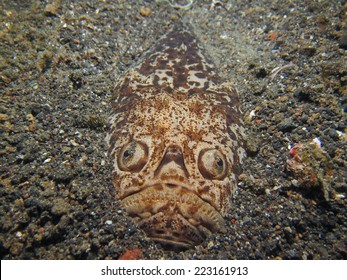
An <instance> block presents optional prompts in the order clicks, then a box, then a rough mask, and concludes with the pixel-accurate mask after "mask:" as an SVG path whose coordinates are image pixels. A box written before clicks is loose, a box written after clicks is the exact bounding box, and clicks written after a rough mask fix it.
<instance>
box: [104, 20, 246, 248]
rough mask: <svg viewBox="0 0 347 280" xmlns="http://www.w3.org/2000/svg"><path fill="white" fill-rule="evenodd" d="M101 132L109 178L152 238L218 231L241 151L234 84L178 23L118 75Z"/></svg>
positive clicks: (183, 243) (179, 241) (186, 243)
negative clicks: (220, 73)
mask: <svg viewBox="0 0 347 280" xmlns="http://www.w3.org/2000/svg"><path fill="white" fill-rule="evenodd" d="M112 106H113V109H114V114H113V116H112V117H111V128H110V132H109V135H108V143H109V152H110V155H111V157H112V158H113V160H114V172H113V176H112V178H113V183H114V186H115V188H116V195H117V198H118V199H120V200H121V203H122V205H123V207H124V208H125V209H126V211H127V212H128V214H129V215H130V216H131V217H132V218H133V219H134V220H135V221H137V222H138V224H139V226H140V227H141V228H142V229H143V230H144V231H145V232H146V233H147V234H148V236H150V237H151V238H152V239H154V240H156V241H158V242H160V243H162V244H164V245H165V246H166V247H168V248H173V249H185V248H191V247H193V246H195V245H197V244H199V243H201V242H202V241H203V240H204V239H205V238H206V237H207V236H208V235H209V234H211V233H213V232H223V231H224V230H225V225H224V219H223V216H224V215H225V214H226V212H227V210H228V209H229V207H230V203H231V197H232V195H233V193H234V190H235V189H236V186H237V182H236V178H237V175H238V174H239V171H240V165H241V163H242V161H243V159H244V158H245V150H244V147H243V141H242V134H243V126H242V121H241V115H240V110H239V101H238V97H237V94H236V92H235V90H233V89H232V88H231V87H230V85H229V83H227V82H223V81H222V79H221V78H220V76H218V75H217V74H216V72H215V70H214V66H213V65H212V64H211V63H210V62H209V60H208V58H207V57H206V54H205V53H204V51H203V50H202V48H201V47H200V45H199V42H198V40H197V39H196V37H195V36H194V35H193V34H192V33H191V32H190V31H188V30H187V28H186V27H183V26H177V27H175V28H173V29H172V30H171V31H170V32H169V33H168V34H167V35H165V36H164V37H163V38H162V39H161V40H160V41H159V42H158V44H157V45H156V46H155V47H154V48H153V49H152V50H151V51H150V52H148V54H147V55H146V56H144V58H143V59H142V60H141V61H140V62H139V63H138V64H137V65H135V66H134V67H132V68H131V69H129V70H128V71H127V72H126V73H125V75H124V76H123V78H122V79H121V80H120V81H119V82H118V84H117V86H116V89H115V92H114V94H113V97H112Z"/></svg>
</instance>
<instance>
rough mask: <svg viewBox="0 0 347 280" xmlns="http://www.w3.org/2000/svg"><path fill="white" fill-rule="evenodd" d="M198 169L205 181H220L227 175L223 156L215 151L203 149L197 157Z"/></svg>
mask: <svg viewBox="0 0 347 280" xmlns="http://www.w3.org/2000/svg"><path fill="white" fill-rule="evenodd" d="M198 168H199V171H200V173H201V174H202V175H203V176H204V177H205V178H206V179H210V180H211V179H214V180H222V179H224V178H225V176H226V175H227V162H226V159H225V156H224V155H223V154H222V153H221V152H220V151H219V150H217V149H204V150H202V151H201V152H200V154H199V157H198Z"/></svg>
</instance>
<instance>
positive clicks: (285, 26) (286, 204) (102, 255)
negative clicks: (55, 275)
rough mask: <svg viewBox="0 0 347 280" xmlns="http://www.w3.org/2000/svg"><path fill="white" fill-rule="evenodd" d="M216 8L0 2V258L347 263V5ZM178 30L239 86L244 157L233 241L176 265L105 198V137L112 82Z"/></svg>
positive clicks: (211, 245)
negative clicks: (178, 26)
mask: <svg viewBox="0 0 347 280" xmlns="http://www.w3.org/2000/svg"><path fill="white" fill-rule="evenodd" d="M215 2H216V3H215V5H211V4H213V1H212V0H204V1H198V0H196V1H194V3H193V4H192V5H191V7H189V9H181V8H173V7H172V6H170V5H169V3H168V2H167V1H159V0H158V1H125V0H123V1H105V0H104V1H77V0H76V1H27V0H26V1H12V0H11V1H10V0H8V1H4V0H2V1H0V54H1V56H0V92H1V95H0V99H1V100H0V101H1V105H0V125H1V138H0V153H1V158H0V161H1V167H0V169H1V172H0V174H1V180H0V217H1V223H0V257H1V259H118V258H119V257H120V256H122V255H123V254H124V253H125V252H128V257H129V256H130V257H134V258H142V259H346V257H347V236H346V233H347V218H346V195H347V183H346V177H347V152H346V150H347V149H346V141H347V136H346V133H347V130H346V127H347V123H346V112H347V60H346V49H347V4H346V1H337V0H336V1H328V0H327V1H325V0H321V1H318V0H316V1H309V0H307V1H301V0H281V1H270V0H268V1H267V0H265V1H244V0H235V1H231V0H229V1H227V0H224V1H220V2H217V1H215ZM187 3H188V1H178V4H181V5H184V4H187ZM179 21H184V22H190V24H191V28H193V29H194V32H195V34H196V35H197V37H198V38H199V39H200V40H201V42H202V43H203V44H204V47H205V48H206V49H207V52H208V53H209V55H210V57H211V58H212V60H213V61H214V63H215V64H216V68H217V70H218V71H219V73H220V75H221V76H223V77H224V78H225V79H228V80H231V81H233V82H234V87H235V88H236V89H237V91H238V93H239V95H240V101H241V103H242V110H243V112H244V122H245V127H246V131H247V153H248V159H247V160H246V162H245V164H244V166H243V173H242V175H241V176H240V178H239V181H240V183H239V189H238V191H237V194H236V196H235V198H234V200H233V203H232V208H231V210H230V212H229V215H228V216H227V217H226V224H227V227H228V230H227V233H223V234H214V235H212V236H211V237H210V238H208V239H206V241H205V242H204V243H202V244H201V245H199V246H196V247H195V248H194V249H191V250H187V251H183V252H178V253H177V252H172V251H165V250H163V249H162V248H161V246H160V245H159V244H156V243H154V242H152V241H151V240H149V239H148V238H147V237H146V235H145V234H144V233H143V232H142V231H141V230H140V229H138V228H137V227H136V225H135V224H134V223H133V222H132V221H131V220H130V219H129V218H128V217H127V215H126V213H125V212H124V210H122V208H121V207H120V205H119V202H118V201H116V199H114V190H113V186H112V183H111V172H112V166H111V162H110V160H109V158H108V157H107V154H106V151H107V146H106V144H105V142H104V138H105V135H106V129H105V127H106V124H107V118H108V116H109V115H110V113H111V111H112V109H111V106H110V95H111V94H112V92H113V89H114V86H115V81H116V79H117V78H118V77H119V75H121V74H122V73H123V72H124V71H125V70H126V69H128V68H129V67H130V66H131V65H133V63H134V62H136V61H138V60H139V58H140V57H141V54H143V52H144V51H146V50H147V49H149V48H150V47H151V46H152V45H153V43H155V41H156V40H157V39H158V38H160V36H161V35H162V34H164V33H165V32H166V31H167V30H168V29H169V28H170V27H171V26H172V25H174V24H175V23H176V22H179ZM313 139H316V140H315V141H316V142H318V141H320V143H321V147H319V146H317V145H314V144H310V143H311V142H312V141H313ZM318 139H319V140H318ZM293 147H294V149H291V148H293ZM134 249H138V250H135V251H132V250H134ZM129 251H130V255H129ZM139 252H140V254H137V253H139Z"/></svg>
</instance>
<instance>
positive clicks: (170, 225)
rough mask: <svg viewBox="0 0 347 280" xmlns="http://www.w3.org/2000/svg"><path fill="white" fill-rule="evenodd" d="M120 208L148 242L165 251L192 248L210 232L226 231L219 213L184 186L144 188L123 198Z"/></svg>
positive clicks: (156, 185) (172, 185) (165, 185)
mask: <svg viewBox="0 0 347 280" xmlns="http://www.w3.org/2000/svg"><path fill="white" fill-rule="evenodd" d="M122 205H123V207H124V208H125V209H126V211H127V212H128V214H129V215H130V216H131V217H132V218H134V219H135V220H136V221H137V223H138V224H139V226H140V228H141V229H143V230H144V231H145V232H146V233H147V235H148V236H149V237H150V238H151V239H153V240H155V241H157V242H159V243H161V244H162V245H164V247H165V248H168V249H173V250H178V251H179V250H184V249H188V248H192V247H194V246H195V245H198V244H200V243H201V242H202V241H203V240H204V239H205V238H206V237H207V236H208V235H210V234H211V233H212V232H225V226H224V219H223V217H222V216H221V214H220V213H219V212H218V211H217V210H216V209H215V208H214V207H213V206H212V205H211V204H210V203H208V202H207V201H205V200H203V199H201V198H200V197H199V196H198V195H197V194H195V193H194V192H192V191H190V190H188V189H187V188H186V187H184V186H179V185H175V184H171V183H170V184H155V185H151V186H146V187H144V188H143V189H141V191H139V192H137V193H134V194H131V195H129V196H127V197H125V198H123V199H122Z"/></svg>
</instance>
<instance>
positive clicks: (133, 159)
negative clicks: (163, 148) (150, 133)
mask: <svg viewBox="0 0 347 280" xmlns="http://www.w3.org/2000/svg"><path fill="white" fill-rule="evenodd" d="M147 160H148V147H147V145H146V144H144V143H141V142H137V141H135V140H133V141H131V142H130V143H128V144H126V145H125V146H124V147H123V148H122V149H121V150H120V152H119V155H118V167H119V169H120V170H122V171H131V172H139V171H141V169H142V168H143V167H144V166H145V164H146V163H147Z"/></svg>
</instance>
